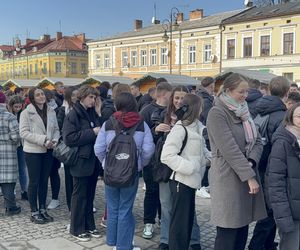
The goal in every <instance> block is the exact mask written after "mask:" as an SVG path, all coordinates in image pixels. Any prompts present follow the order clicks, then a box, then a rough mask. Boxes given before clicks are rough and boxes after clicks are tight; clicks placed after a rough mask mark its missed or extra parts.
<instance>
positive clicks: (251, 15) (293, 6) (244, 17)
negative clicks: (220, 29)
mask: <svg viewBox="0 0 300 250" xmlns="http://www.w3.org/2000/svg"><path fill="white" fill-rule="evenodd" d="M297 13H299V14H300V3H299V2H291V3H285V4H277V5H269V6H264V7H256V6H254V7H252V8H249V9H246V10H245V11H242V12H240V13H238V14H236V15H234V16H232V17H228V18H226V19H225V20H223V22H222V24H231V23H239V22H246V21H249V20H260V19H266V18H270V17H279V16H286V15H292V14H297Z"/></svg>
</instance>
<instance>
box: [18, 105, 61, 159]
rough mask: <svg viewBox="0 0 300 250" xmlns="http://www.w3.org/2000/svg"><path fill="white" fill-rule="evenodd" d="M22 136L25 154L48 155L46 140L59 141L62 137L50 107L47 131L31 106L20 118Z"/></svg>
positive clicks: (54, 114)
mask: <svg viewBox="0 0 300 250" xmlns="http://www.w3.org/2000/svg"><path fill="white" fill-rule="evenodd" d="M20 136H21V138H22V139H24V145H23V150H24V152H26V153H46V152H47V148H46V147H45V146H44V142H45V139H46V138H47V139H49V140H55V141H58V139H59V136H60V135H59V128H58V124H57V119H56V113H55V111H54V110H53V109H52V108H50V107H48V109H47V129H46V128H45V125H44V123H43V120H42V118H41V117H40V116H39V114H38V113H37V111H36V109H35V107H34V106H33V105H32V104H29V105H28V106H27V108H26V109H25V110H24V111H23V112H22V113H21V116H20Z"/></svg>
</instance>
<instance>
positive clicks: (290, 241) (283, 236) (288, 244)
mask: <svg viewBox="0 0 300 250" xmlns="http://www.w3.org/2000/svg"><path fill="white" fill-rule="evenodd" d="M294 223H295V227H296V229H295V231H292V232H289V233H282V232H281V231H280V229H278V233H279V236H280V243H279V249H280V250H289V249H295V250H299V249H300V222H299V221H294Z"/></svg>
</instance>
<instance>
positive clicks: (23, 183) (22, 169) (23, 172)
mask: <svg viewBox="0 0 300 250" xmlns="http://www.w3.org/2000/svg"><path fill="white" fill-rule="evenodd" d="M17 155H18V166H19V182H20V187H21V192H22V193H24V192H27V191H28V173H27V168H26V163H25V155H24V151H23V147H22V146H19V147H18V148H17Z"/></svg>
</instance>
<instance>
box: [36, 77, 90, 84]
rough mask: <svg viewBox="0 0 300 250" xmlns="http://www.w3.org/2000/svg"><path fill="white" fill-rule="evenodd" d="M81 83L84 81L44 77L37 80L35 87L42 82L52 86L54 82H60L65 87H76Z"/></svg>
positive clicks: (80, 79) (81, 79)
mask: <svg viewBox="0 0 300 250" xmlns="http://www.w3.org/2000/svg"><path fill="white" fill-rule="evenodd" d="M83 81H84V79H83V78H67V77H45V78H43V79H41V80H38V82H37V85H38V84H41V83H43V82H50V83H51V84H53V85H54V84H55V83H56V82H62V83H63V84H64V85H65V86H76V85H79V84H81V83H82V82H83Z"/></svg>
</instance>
